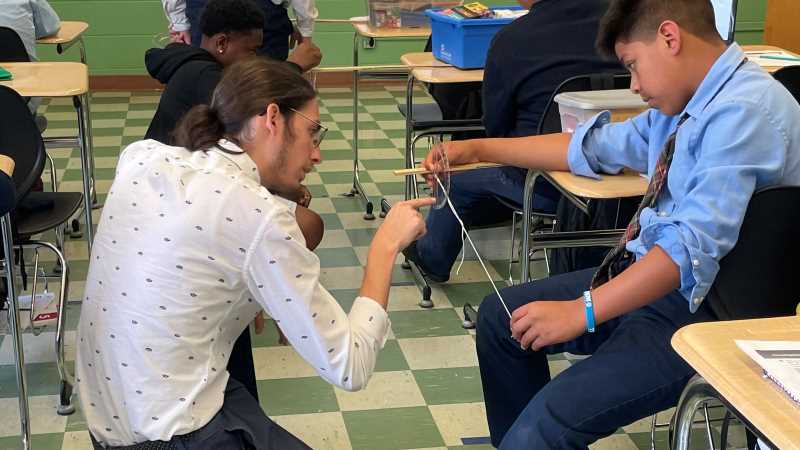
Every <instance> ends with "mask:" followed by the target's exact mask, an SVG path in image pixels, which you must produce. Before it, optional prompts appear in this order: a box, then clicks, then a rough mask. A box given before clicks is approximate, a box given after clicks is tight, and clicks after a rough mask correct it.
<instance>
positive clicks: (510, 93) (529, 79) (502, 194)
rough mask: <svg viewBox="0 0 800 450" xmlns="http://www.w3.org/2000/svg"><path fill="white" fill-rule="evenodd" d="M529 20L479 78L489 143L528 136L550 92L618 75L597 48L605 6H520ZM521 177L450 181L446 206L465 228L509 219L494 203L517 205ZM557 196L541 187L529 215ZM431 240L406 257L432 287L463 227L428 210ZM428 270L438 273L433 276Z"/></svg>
mask: <svg viewBox="0 0 800 450" xmlns="http://www.w3.org/2000/svg"><path fill="white" fill-rule="evenodd" d="M519 3H520V4H521V5H522V6H523V7H526V8H529V9H530V12H529V13H528V14H526V15H525V16H523V17H520V18H519V19H516V20H515V21H514V22H512V23H510V24H509V25H507V26H505V27H504V28H503V29H501V30H500V31H499V32H498V33H497V35H495V37H494V40H493V41H492V45H491V47H490V48H489V53H488V55H487V58H486V66H485V69H484V76H483V90H482V91H483V102H482V104H483V111H484V114H483V123H484V126H485V127H486V135H487V136H488V137H498V138H499V137H518V136H530V135H534V134H536V132H537V129H538V126H539V121H540V119H541V116H542V114H543V112H544V109H545V106H546V105H547V102H548V100H549V99H550V96H551V95H552V93H553V91H554V90H555V89H556V88H557V87H558V86H559V85H560V84H561V83H562V82H563V81H564V80H566V79H568V78H571V77H573V76H577V75H585V74H589V73H598V72H622V71H623V69H622V67H620V65H619V64H618V63H617V62H609V61H608V60H603V59H602V58H601V57H600V56H599V55H597V52H596V51H595V48H594V41H595V38H596V36H597V28H598V24H599V21H600V18H601V17H602V16H603V14H604V13H605V11H606V8H607V7H608V0H533V1H532V0H519ZM525 176H526V170H524V169H521V168H516V167H501V168H494V169H482V170H476V171H472V172H465V173H461V174H454V175H453V176H452V177H451V179H450V183H451V189H450V198H451V200H452V201H453V205H454V206H455V208H456V211H458V214H459V215H460V216H461V218H462V219H463V221H464V225H466V226H467V227H470V226H480V225H489V224H493V223H497V222H500V221H503V220H507V219H508V218H510V217H511V210H510V209H509V208H508V207H507V206H504V205H503V204H502V203H500V202H499V201H498V199H502V200H503V201H504V202H506V203H509V204H513V205H520V206H521V205H522V195H523V190H524V182H525ZM558 198H559V194H558V192H557V191H556V189H555V188H554V187H552V186H551V185H549V184H548V183H547V182H546V181H544V180H542V182H540V183H539V184H537V185H536V195H535V196H534V210H537V211H545V212H549V213H552V212H554V211H555V209H556V203H557V201H558ZM427 226H428V234H426V235H425V236H424V237H423V238H422V239H420V240H419V241H417V242H416V245H414V244H412V246H411V247H409V249H407V251H406V253H407V256H408V257H409V258H410V259H411V260H413V261H415V262H417V263H418V265H419V266H420V268H421V269H422V271H423V272H425V273H426V275H427V276H428V278H429V279H430V280H431V281H435V282H444V281H447V280H448V279H449V276H450V268H451V267H452V266H453V263H454V262H455V259H456V257H457V256H458V254H459V252H460V251H461V246H462V241H461V233H460V228H461V226H460V224H459V223H458V221H457V220H456V217H455V216H454V215H453V214H452V212H451V211H450V209H449V208H442V209H439V210H432V211H431V212H430V214H429V215H428V219H427ZM433 268H436V269H435V270H434V269H433Z"/></svg>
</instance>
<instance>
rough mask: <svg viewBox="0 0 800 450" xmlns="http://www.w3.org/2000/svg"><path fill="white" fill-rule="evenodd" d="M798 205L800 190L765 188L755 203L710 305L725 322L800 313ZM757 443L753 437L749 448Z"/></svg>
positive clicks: (722, 266)
mask: <svg viewBox="0 0 800 450" xmlns="http://www.w3.org/2000/svg"><path fill="white" fill-rule="evenodd" d="M798 206H800V186H774V187H768V188H764V189H760V190H759V191H758V192H756V193H755V194H754V195H753V197H752V198H751V199H750V204H749V205H748V207H747V213H746V214H745V217H744V221H743V222H742V227H741V229H740V230H739V238H738V239H737V241H736V245H735V246H734V247H733V249H732V250H731V251H730V252H729V253H728V254H727V255H725V257H724V258H722V259H721V260H720V263H719V272H717V276H716V278H715V279H714V284H712V285H711V289H710V290H709V292H708V295H706V298H705V300H704V301H706V302H708V303H709V306H710V307H711V309H712V310H713V311H714V314H716V316H717V318H719V320H745V319H758V318H767V317H781V316H793V315H795V314H796V310H797V305H798V301H800V296H799V295H798V294H797V290H796V289H795V281H796V278H797V273H796V272H797V271H796V270H795V266H794V265H793V264H792V263H791V261H790V258H791V257H792V256H793V255H795V254H796V252H798V251H800V235H798V234H797V224H798V223H800V208H798ZM703 384H705V382H704V380H702V379H701V378H699V377H696V378H693V379H692V381H691V382H690V383H689V385H688V386H687V391H688V390H696V389H698V385H703ZM687 391H684V395H687ZM730 417H731V412H730V411H729V412H727V413H726V415H725V418H724V419H723V425H722V430H721V433H720V435H721V439H722V440H721V444H722V445H721V448H725V443H726V440H727V429H728V421H729V419H730ZM743 423H745V422H743ZM673 426H674V424H673ZM671 434H672V433H671ZM670 437H672V436H670ZM753 441H754V439H752V437H751V436H748V443H749V444H750V443H752V442H753ZM751 448H752V447H751Z"/></svg>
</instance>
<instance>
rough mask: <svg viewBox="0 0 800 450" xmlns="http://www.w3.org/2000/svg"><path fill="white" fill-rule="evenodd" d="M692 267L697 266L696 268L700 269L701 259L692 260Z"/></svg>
mask: <svg viewBox="0 0 800 450" xmlns="http://www.w3.org/2000/svg"><path fill="white" fill-rule="evenodd" d="M692 265H693V266H695V267H700V260H699V259H693V260H692Z"/></svg>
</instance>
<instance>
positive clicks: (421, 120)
mask: <svg viewBox="0 0 800 450" xmlns="http://www.w3.org/2000/svg"><path fill="white" fill-rule="evenodd" d="M397 109H398V110H399V111H400V114H402V116H403V117H407V114H406V113H407V110H408V108H406V105H397ZM412 112H413V115H412V118H411V127H412V128H413V129H415V130H424V129H428V128H444V127H447V128H452V127H473V126H481V125H483V122H482V120H481V119H452V120H445V119H444V118H443V117H442V110H441V109H439V105H437V104H436V103H421V104H418V105H414V107H413V111H412Z"/></svg>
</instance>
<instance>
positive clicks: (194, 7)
mask: <svg viewBox="0 0 800 450" xmlns="http://www.w3.org/2000/svg"><path fill="white" fill-rule="evenodd" d="M258 2H259V5H260V6H261V8H262V11H263V12H264V17H265V21H264V27H263V29H264V40H263V42H262V45H261V47H260V49H259V54H260V55H263V56H269V57H270V58H273V59H278V60H285V59H286V58H287V57H288V55H289V50H290V48H295V44H296V45H297V47H296V48H297V49H303V48H304V47H309V48H310V49H316V50H317V52H319V48H318V47H317V46H316V45H315V44H314V42H313V41H312V34H313V32H314V21H315V20H316V18H317V15H318V14H319V13H318V11H317V8H316V6H315V4H314V0H258ZM161 3H162V5H163V7H164V12H165V14H166V16H167V20H168V21H169V30H170V35H171V37H172V40H173V41H175V42H183V43H186V44H192V45H200V40H201V35H200V23H201V17H202V13H203V8H204V7H205V6H206V4H207V3H208V0H161ZM289 5H291V7H292V10H293V11H294V15H295V17H296V18H297V26H296V27H295V26H293V25H292V22H291V21H290V20H289V14H288V11H287V7H288V6H289ZM306 51H308V49H306ZM319 57H320V59H322V54H321V53H320V55H319ZM317 64H319V61H317ZM317 64H314V66H316V65H317Z"/></svg>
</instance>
